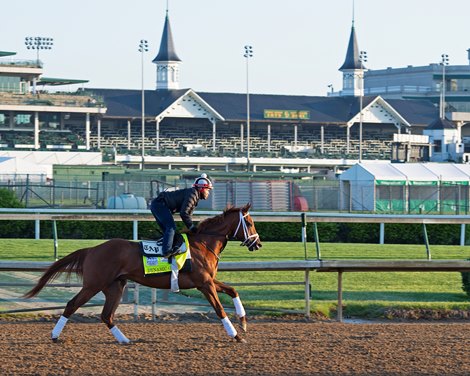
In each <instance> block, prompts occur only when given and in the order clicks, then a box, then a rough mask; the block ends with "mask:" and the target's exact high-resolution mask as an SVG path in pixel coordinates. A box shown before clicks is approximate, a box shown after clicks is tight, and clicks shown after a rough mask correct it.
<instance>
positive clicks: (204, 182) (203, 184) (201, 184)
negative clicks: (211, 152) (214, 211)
mask: <svg viewBox="0 0 470 376" xmlns="http://www.w3.org/2000/svg"><path fill="white" fill-rule="evenodd" d="M193 187H195V188H198V189H212V188H213V186H212V182H211V181H210V180H209V178H208V177H207V175H206V174H201V176H200V177H198V178H196V180H194V184H193Z"/></svg>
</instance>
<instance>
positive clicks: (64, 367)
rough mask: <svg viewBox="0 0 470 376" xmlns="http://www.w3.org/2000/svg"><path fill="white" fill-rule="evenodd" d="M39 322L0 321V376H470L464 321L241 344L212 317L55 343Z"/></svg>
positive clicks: (260, 326) (274, 335) (262, 324)
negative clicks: (120, 340) (122, 339)
mask: <svg viewBox="0 0 470 376" xmlns="http://www.w3.org/2000/svg"><path fill="white" fill-rule="evenodd" d="M53 326H54V322H52V321H50V320H49V319H46V318H37V319H35V321H31V320H30V319H29V320H24V319H23V320H14V321H5V320H0V353H1V357H0V374H1V375H100V376H101V375H157V374H158V375H170V374H173V375H313V374H316V375H365V374H367V375H469V374H470V323H469V322H468V321H463V322H460V323H434V322H426V323H411V324H410V323H384V324H376V323H374V324H339V323H334V322H320V321H317V322H315V321H306V320H305V319H303V318H295V317H294V318H288V319H280V318H272V319H268V318H257V319H252V320H251V321H249V326H248V332H247V333H246V334H244V335H243V337H244V338H245V339H246V340H247V341H248V343H246V344H239V343H236V342H234V341H233V340H231V339H230V338H229V337H228V336H227V335H226V334H225V332H224V329H223V327H222V325H221V324H220V322H219V321H218V320H217V319H216V318H214V317H207V316H205V315H201V316H197V317H195V316H189V317H188V316H183V317H175V316H170V317H166V318H161V319H159V321H158V322H157V323H154V322H150V321H145V322H139V323H135V322H132V320H131V319H129V318H125V317H123V318H121V319H120V320H118V326H119V328H120V329H121V330H122V331H123V333H124V334H125V335H126V336H127V337H128V338H129V339H131V340H132V341H133V342H132V343H131V344H130V345H119V344H117V343H116V342H115V340H114V338H113V337H112V335H111V334H110V333H109V331H108V330H107V328H106V327H105V325H104V324H101V323H98V322H97V321H96V318H92V319H90V318H86V317H78V318H76V319H75V320H71V321H69V323H68V324H67V326H66V327H65V329H64V331H63V332H62V335H61V337H60V341H59V343H56V344H55V343H52V341H51V340H50V332H51V330H52V327H53Z"/></svg>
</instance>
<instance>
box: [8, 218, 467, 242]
mask: <svg viewBox="0 0 470 376" xmlns="http://www.w3.org/2000/svg"><path fill="white" fill-rule="evenodd" d="M176 225H177V228H178V229H179V230H181V229H182V228H183V224H182V222H177V224H176ZM256 229H257V231H258V233H259V235H260V237H261V239H262V240H264V241H281V242H282V241H286V242H293V241H300V240H301V224H300V222H299V223H279V222H273V223H268V222H259V223H256ZM426 229H427V233H428V238H429V242H430V244H442V245H459V244H460V225H427V226H426ZM40 230H41V238H44V239H50V238H52V222H51V221H41V228H40ZM132 231H133V226H132V222H130V221H127V222H115V221H59V222H57V232H58V236H59V238H63V239H111V238H125V239H132ZM379 232H380V225H379V224H370V223H318V234H319V237H320V241H321V242H327V243H371V244H374V243H375V244H377V243H378V242H379V237H380V233H379ZM158 235H159V232H158V226H157V224H156V223H155V222H139V236H140V238H142V239H153V238H156V237H158ZM34 236H35V234H34V222H33V221H0V238H30V239H32V238H34ZM313 236H314V231H313V225H312V224H311V223H309V224H308V226H307V237H308V239H309V240H313ZM466 238H467V239H469V240H470V226H467V228H466ZM385 243H387V244H423V243H424V239H423V227H422V225H421V224H416V225H413V224H386V225H385Z"/></svg>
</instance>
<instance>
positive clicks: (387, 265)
mask: <svg viewBox="0 0 470 376" xmlns="http://www.w3.org/2000/svg"><path fill="white" fill-rule="evenodd" d="M50 264H51V263H50V262H41V261H36V262H28V261H0V272H2V271H43V270H45V269H46V268H47V267H48V266H49V265H50ZM218 270H219V271H221V272H224V271H227V272H228V271H230V272H234V271H238V272H252V271H304V273H305V279H304V291H305V316H306V317H310V272H312V271H316V272H336V273H338V305H337V320H338V321H342V320H343V287H342V276H343V273H344V272H398V271H409V272H463V271H467V272H468V271H470V261H468V260H299V261H295V260H292V261H252V262H223V261H222V262H220V263H219V268H218ZM137 286H138V285H136V288H135V289H134V315H135V316H137V310H138V293H139V292H138V287H137ZM152 290H156V289H152ZM135 294H137V297H136V295H135ZM152 294H154V293H153V292H152ZM154 296H155V299H154ZM154 307H156V295H152V316H153V317H154V315H155V309H154Z"/></svg>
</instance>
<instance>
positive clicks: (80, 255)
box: [23, 248, 89, 298]
mask: <svg viewBox="0 0 470 376" xmlns="http://www.w3.org/2000/svg"><path fill="white" fill-rule="evenodd" d="M88 249H89V248H83V249H79V250H78V251H75V252H72V253H71V254H69V255H67V256H65V257H63V258H61V259H60V260H57V261H56V262H54V263H53V264H52V265H51V266H49V268H47V270H46V271H45V272H44V274H43V275H42V277H41V278H40V279H39V281H38V283H37V284H36V286H34V287H33V288H32V289H31V290H30V291H28V292H27V293H26V294H24V295H23V297H24V298H32V297H33V296H36V295H37V294H38V293H39V292H40V291H41V290H42V289H43V288H44V286H45V285H46V284H47V283H48V282H49V281H52V280H54V279H55V278H57V276H58V275H59V274H61V273H67V275H68V276H69V277H70V274H72V273H76V274H77V275H79V276H80V277H81V276H83V262H84V261H85V258H86V256H87V254H88Z"/></svg>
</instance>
